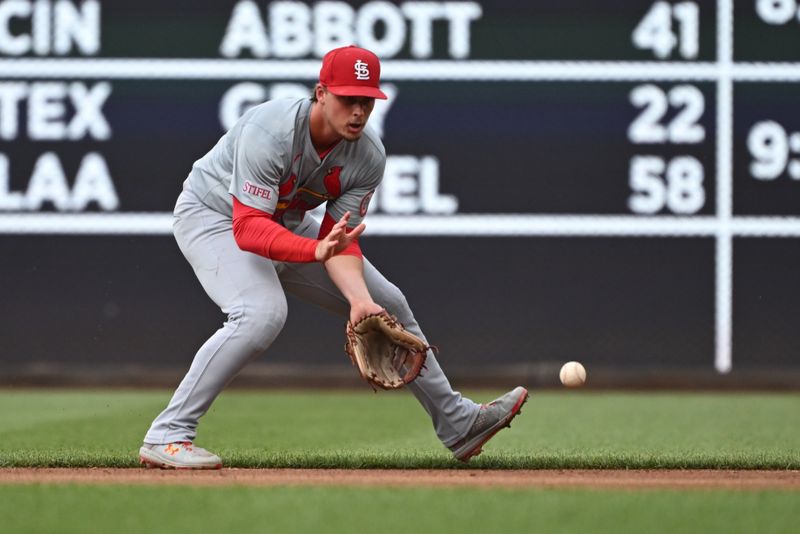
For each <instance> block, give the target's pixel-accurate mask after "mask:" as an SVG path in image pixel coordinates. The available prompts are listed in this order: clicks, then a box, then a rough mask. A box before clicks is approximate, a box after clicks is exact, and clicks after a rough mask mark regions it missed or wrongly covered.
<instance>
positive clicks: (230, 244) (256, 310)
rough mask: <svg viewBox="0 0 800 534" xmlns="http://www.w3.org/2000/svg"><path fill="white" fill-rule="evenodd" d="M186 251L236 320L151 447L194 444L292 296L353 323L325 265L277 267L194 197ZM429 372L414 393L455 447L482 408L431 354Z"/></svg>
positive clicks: (400, 307)
mask: <svg viewBox="0 0 800 534" xmlns="http://www.w3.org/2000/svg"><path fill="white" fill-rule="evenodd" d="M174 215H175V218H174V224H173V228H174V233H175V239H176V240H177V242H178V246H179V247H180V249H181V251H182V252H183V254H184V256H186V259H187V260H188V261H189V263H190V264H191V265H192V267H193V268H194V272H195V274H196V275H197V278H198V279H199V280H200V283H201V284H202V286H203V288H204V289H205V290H206V293H208V295H209V296H210V297H211V299H212V300H213V301H214V302H215V303H216V304H217V305H218V306H219V307H220V308H221V309H222V312H223V313H225V314H226V315H227V317H228V320H227V321H225V323H224V324H223V326H222V328H220V329H219V330H217V332H216V333H215V334H214V335H213V336H211V338H210V339H208V341H206V342H205V344H204V345H203V346H202V347H201V348H200V350H199V351H198V352H197V354H196V355H195V357H194V360H193V361H192V365H191V367H190V368H189V371H188V373H187V374H186V376H185V377H184V378H183V381H182V382H181V384H180V385H179V386H178V389H177V390H176V391H175V394H174V395H173V396H172V399H171V400H170V401H169V404H168V406H167V408H166V409H165V410H164V411H163V412H161V414H160V415H159V416H158V417H157V418H156V419H155V421H153V424H152V426H151V427H150V430H149V431H148V432H147V435H146V436H145V438H144V442H145V443H149V444H163V443H173V442H177V441H194V439H195V436H196V433H197V424H198V421H199V419H200V417H202V416H203V414H205V413H206V411H208V409H209V408H210V406H211V403H212V402H213V401H214V399H216V398H217V396H218V395H219V394H220V393H221V392H222V389H223V388H224V387H225V386H226V385H227V384H228V383H229V382H230V381H231V380H232V379H233V378H234V377H235V376H236V374H237V373H238V372H239V371H240V370H241V369H242V368H243V367H244V366H245V365H246V364H247V363H248V362H250V361H251V360H253V359H254V358H256V357H257V356H259V355H260V354H261V353H263V352H264V351H265V350H266V349H267V348H268V347H269V346H270V345H271V344H272V342H273V341H274V340H275V338H276V337H277V336H278V333H279V332H280V331H281V329H282V328H283V324H284V322H285V320H286V313H287V306H286V296H285V293H284V291H287V292H289V293H291V294H293V295H295V296H297V297H299V298H300V299H302V300H304V301H306V302H310V303H312V304H316V305H317V306H320V307H322V308H323V309H326V310H328V311H331V312H333V313H335V314H336V315H339V316H340V317H344V318H348V317H349V314H350V305H349V303H348V302H347V300H346V299H345V298H344V296H342V294H341V292H340V291H339V289H338V288H337V287H336V286H335V284H334V283H333V282H332V281H331V280H330V278H329V277H328V275H327V272H326V271H325V267H324V266H323V265H322V264H320V263H284V262H275V261H272V260H269V259H266V258H263V257H261V256H258V255H256V254H252V253H250V252H244V251H242V250H241V249H239V247H238V246H237V244H236V241H235V240H234V237H233V229H232V226H231V219H230V217H229V216H225V215H222V214H221V213H218V212H216V211H214V210H212V209H210V208H208V207H206V206H205V205H203V204H202V203H201V202H200V200H199V199H198V198H197V196H196V195H195V194H194V193H192V192H191V190H187V189H185V190H184V191H183V192H182V193H181V195H180V196H179V197H178V202H177V204H176V206H175V212H174ZM295 232H296V233H298V234H300V235H304V236H306V237H311V238H315V239H316V237H317V235H318V232H319V224H318V223H317V222H316V221H314V220H313V219H312V218H311V217H306V218H305V221H304V222H303V223H302V224H301V226H300V227H299V228H298V229H297V230H295ZM364 278H365V280H366V283H367V288H368V289H369V292H370V295H371V296H372V298H373V300H374V301H375V302H376V303H378V304H379V305H381V306H383V307H384V308H385V309H386V310H387V311H388V312H389V313H391V314H392V315H395V316H397V318H398V319H399V320H400V322H402V323H403V324H404V325H405V326H406V328H407V329H408V330H409V331H410V332H413V333H414V334H416V335H417V336H420V337H421V338H422V339H425V337H424V335H423V334H422V331H421V330H420V327H419V325H418V324H417V321H416V320H415V319H414V315H413V314H412V313H411V309H410V308H409V306H408V302H406V299H405V297H404V296H403V294H402V293H401V292H400V290H399V289H398V288H397V287H396V286H394V285H393V284H392V283H390V282H389V281H388V280H386V278H384V277H383V275H382V274H381V273H380V272H378V270H377V269H376V268H375V267H373V266H372V264H371V263H369V261H367V260H366V259H365V260H364ZM425 365H426V367H427V371H424V374H423V375H422V376H421V377H419V378H417V379H416V380H415V381H414V382H412V383H411V384H409V385H408V386H407V387H408V389H410V390H411V392H412V393H413V394H414V396H415V397H416V398H417V400H418V401H419V402H420V404H422V406H423V408H424V409H425V410H426V411H427V412H428V414H429V415H430V417H431V419H432V421H433V426H434V428H435V430H436V434H437V436H438V437H439V439H440V440H441V441H442V443H443V444H444V445H445V446H450V445H452V444H454V443H455V442H457V441H458V440H460V439H461V438H462V437H464V435H465V434H466V433H467V431H468V430H469V428H470V427H471V426H472V423H473V422H474V421H475V418H476V417H477V415H478V410H479V408H480V405H478V404H476V403H474V402H472V401H471V400H469V399H467V398H465V397H463V396H462V395H461V394H460V393H458V392H457V391H453V388H452V387H451V386H450V383H449V382H448V380H447V377H446V376H445V375H444V372H442V369H441V368H440V367H439V363H438V362H437V361H436V357H435V356H434V355H433V353H432V352H430V351H429V353H428V357H427V360H426V363H425Z"/></svg>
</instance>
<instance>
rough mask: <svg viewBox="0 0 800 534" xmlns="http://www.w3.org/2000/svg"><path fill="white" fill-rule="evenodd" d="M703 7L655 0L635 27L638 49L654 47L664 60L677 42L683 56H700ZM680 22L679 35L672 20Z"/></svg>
mask: <svg viewBox="0 0 800 534" xmlns="http://www.w3.org/2000/svg"><path fill="white" fill-rule="evenodd" d="M699 14H700V8H699V7H697V4H696V3H694V2H681V3H679V4H675V5H671V4H670V3H669V2H656V3H655V4H653V7H651V8H650V11H648V12H647V14H646V15H645V16H644V18H643V19H642V21H641V22H639V25H638V26H636V29H635V30H633V35H632V37H633V44H634V46H636V48H639V49H643V50H646V49H651V50H652V51H653V53H654V54H655V56H656V57H657V58H659V59H664V58H667V57H669V56H670V54H672V50H673V49H674V48H675V46H676V45H678V51H679V52H680V55H681V56H683V57H685V58H695V57H697V52H698V49H699V46H700V45H699V27H700V22H699ZM673 18H674V19H675V20H677V21H678V30H677V35H676V34H675V32H673V31H672V19H673Z"/></svg>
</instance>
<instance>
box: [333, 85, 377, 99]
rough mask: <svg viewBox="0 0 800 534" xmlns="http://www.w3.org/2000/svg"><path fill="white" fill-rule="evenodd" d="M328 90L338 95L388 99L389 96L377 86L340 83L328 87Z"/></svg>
mask: <svg viewBox="0 0 800 534" xmlns="http://www.w3.org/2000/svg"><path fill="white" fill-rule="evenodd" d="M327 89H328V91H330V92H331V93H333V94H335V95H337V96H367V97H370V98H379V99H381V100H387V99H388V98H389V97H387V96H386V94H384V92H383V91H381V90H380V89H378V88H377V87H366V86H363V85H339V86H337V87H330V86H328V87H327Z"/></svg>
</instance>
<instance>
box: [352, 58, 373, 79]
mask: <svg viewBox="0 0 800 534" xmlns="http://www.w3.org/2000/svg"><path fill="white" fill-rule="evenodd" d="M354 67H355V69H356V80H369V65H368V64H367V63H364V62H363V61H361V60H360V59H359V60H358V61H356V63H355V65H354Z"/></svg>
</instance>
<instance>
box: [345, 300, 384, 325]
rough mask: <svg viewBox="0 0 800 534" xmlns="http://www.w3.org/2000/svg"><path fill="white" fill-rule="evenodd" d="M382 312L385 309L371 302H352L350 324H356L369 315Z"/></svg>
mask: <svg viewBox="0 0 800 534" xmlns="http://www.w3.org/2000/svg"><path fill="white" fill-rule="evenodd" d="M382 311H383V308H382V307H381V306H379V305H378V304H376V303H375V302H373V301H371V300H369V301H357V302H352V303H350V323H351V324H356V323H357V322H358V321H360V320H361V319H363V318H364V317H366V316H367V315H372V314H373V313H380V312H382Z"/></svg>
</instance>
